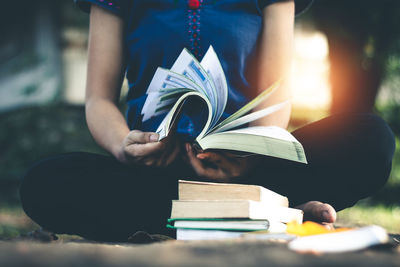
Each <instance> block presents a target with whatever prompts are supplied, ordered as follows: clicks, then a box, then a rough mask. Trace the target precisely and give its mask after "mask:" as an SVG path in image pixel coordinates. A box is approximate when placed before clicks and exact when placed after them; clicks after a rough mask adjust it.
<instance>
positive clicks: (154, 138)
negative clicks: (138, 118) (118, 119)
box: [127, 130, 159, 144]
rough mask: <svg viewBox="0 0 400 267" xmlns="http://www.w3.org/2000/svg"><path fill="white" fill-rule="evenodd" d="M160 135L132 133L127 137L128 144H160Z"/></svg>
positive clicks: (136, 131)
mask: <svg viewBox="0 0 400 267" xmlns="http://www.w3.org/2000/svg"><path fill="white" fill-rule="evenodd" d="M158 138H159V135H158V134H157V133H152V132H142V131H139V130H133V131H131V132H130V133H129V134H128V136H127V142H128V143H127V144H146V143H154V142H158Z"/></svg>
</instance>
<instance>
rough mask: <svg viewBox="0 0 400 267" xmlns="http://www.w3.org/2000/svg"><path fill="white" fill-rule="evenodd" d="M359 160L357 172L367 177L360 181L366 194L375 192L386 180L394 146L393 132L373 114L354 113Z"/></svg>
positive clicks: (357, 159) (389, 170)
mask: <svg viewBox="0 0 400 267" xmlns="http://www.w3.org/2000/svg"><path fill="white" fill-rule="evenodd" d="M354 125H355V130H356V134H355V135H354V136H357V137H356V138H357V139H359V141H356V143H358V145H357V146H358V149H357V150H358V153H356V155H355V157H357V158H356V159H355V160H356V162H359V164H360V165H359V166H358V167H359V168H360V169H361V172H360V171H359V172H358V174H359V175H361V176H363V177H364V178H367V179H366V180H364V181H363V182H362V184H363V186H364V187H365V191H367V194H368V195H371V194H372V193H375V192H376V191H378V190H379V189H380V188H382V187H383V185H384V184H385V183H386V182H387V180H388V178H389V175H390V172H391V168H392V159H393V155H394V151H395V147H396V142H395V138H394V134H393V132H392V130H391V129H390V127H389V126H388V124H387V123H386V122H385V121H384V120H383V119H382V118H380V117H379V116H377V115H374V114H360V115H356V118H355V119H354Z"/></svg>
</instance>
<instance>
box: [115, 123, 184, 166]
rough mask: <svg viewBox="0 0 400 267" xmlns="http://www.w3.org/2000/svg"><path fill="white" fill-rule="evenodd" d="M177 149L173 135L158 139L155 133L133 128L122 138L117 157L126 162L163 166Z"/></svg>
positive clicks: (169, 161) (177, 152)
mask: <svg viewBox="0 0 400 267" xmlns="http://www.w3.org/2000/svg"><path fill="white" fill-rule="evenodd" d="M179 151H180V147H179V144H178V141H177V139H176V138H174V137H173V136H172V137H167V138H164V139H163V140H161V141H158V134H157V133H152V132H142V131H139V130H133V131H130V132H129V134H128V135H127V136H126V137H125V138H124V140H123V142H122V145H121V148H120V151H119V153H118V155H117V159H118V160H119V161H121V162H123V163H126V164H129V163H139V164H143V165H146V166H157V167H163V166H167V165H169V164H171V163H172V162H173V161H174V159H175V158H176V157H177V156H178V154H179Z"/></svg>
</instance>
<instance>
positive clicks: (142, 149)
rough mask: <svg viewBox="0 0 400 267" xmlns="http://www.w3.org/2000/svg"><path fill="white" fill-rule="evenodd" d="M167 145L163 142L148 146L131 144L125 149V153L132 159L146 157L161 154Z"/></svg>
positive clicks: (147, 144)
mask: <svg viewBox="0 0 400 267" xmlns="http://www.w3.org/2000/svg"><path fill="white" fill-rule="evenodd" d="M164 146H165V144H164V143H161V142H156V143H146V144H131V145H128V146H126V147H125V148H124V150H125V153H126V154H128V155H130V156H132V157H146V156H151V155H155V154H157V153H161V151H162V150H163V149H164Z"/></svg>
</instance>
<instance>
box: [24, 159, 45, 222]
mask: <svg viewBox="0 0 400 267" xmlns="http://www.w3.org/2000/svg"><path fill="white" fill-rule="evenodd" d="M45 177H46V167H45V166H44V164H43V162H39V163H37V164H35V165H34V166H32V167H31V168H29V170H28V171H27V172H26V174H25V176H24V177H23V178H22V181H21V185H20V188H19V195H20V200H21V204H22V208H23V209H24V211H25V213H26V214H27V215H28V216H29V217H31V218H32V219H33V220H34V221H37V214H38V213H40V212H39V210H40V209H41V208H43V207H44V204H45V203H44V201H43V199H44V197H45V192H44V190H43V189H44V188H47V187H48V186H46V184H45Z"/></svg>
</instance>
